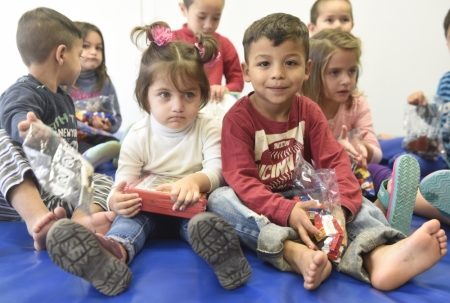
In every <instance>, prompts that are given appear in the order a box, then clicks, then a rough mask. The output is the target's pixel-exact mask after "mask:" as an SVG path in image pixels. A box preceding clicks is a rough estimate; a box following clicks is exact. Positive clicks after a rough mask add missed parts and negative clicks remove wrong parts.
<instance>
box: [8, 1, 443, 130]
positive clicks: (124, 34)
mask: <svg viewBox="0 0 450 303" xmlns="http://www.w3.org/2000/svg"><path fill="white" fill-rule="evenodd" d="M179 1H181V0H165V1H161V0H128V1H121V0H77V1H61V0H40V1H33V0H22V1H20V2H13V4H12V3H11V2H5V1H2V2H1V3H0V11H1V12H2V18H0V28H2V39H1V41H2V47H1V56H0V66H1V72H0V91H1V92H2V91H4V90H5V89H6V88H7V87H8V86H9V85H11V84H12V83H13V82H14V81H15V80H16V79H17V78H18V77H19V76H21V75H23V74H25V73H26V72H27V71H26V68H25V66H24V65H23V63H22V61H21V59H20V56H19V53H18V51H17V49H16V44H15V32H16V29H17V20H18V19H19V17H20V16H21V14H22V13H23V12H25V11H26V10H29V9H32V8H34V7H36V6H48V7H51V8H53V9H56V10H57V11H59V12H61V13H63V14H65V15H66V16H68V17H69V18H71V19H72V20H79V21H88V22H91V23H93V24H95V25H97V26H98V27H99V28H100V29H101V30H102V32H103V35H104V38H105V44H106V48H105V49H106V59H107V67H108V73H109V74H110V76H111V78H112V80H113V82H114V85H115V86H116V89H117V92H118V97H119V101H120V104H121V108H122V114H123V117H124V122H123V126H124V127H125V126H126V125H128V124H130V123H132V122H134V121H136V120H137V119H138V118H139V117H140V116H141V113H140V110H139V108H138V106H137V104H136V101H135V99H134V96H133V90H134V81H135V79H136V75H137V71H138V68H139V59H140V52H139V51H138V50H137V49H136V47H135V46H134V45H133V44H132V43H131V42H130V39H129V33H130V31H131V29H132V28H133V27H134V26H136V25H141V24H144V23H149V22H151V21H153V20H157V19H162V20H165V21H167V22H168V23H169V24H170V25H171V27H172V28H173V29H178V28H180V27H181V25H182V24H183V22H184V17H183V16H182V14H181V12H180V11H179V9H178V2H179ZM312 3H314V0H278V1H274V0H226V5H225V9H224V12H223V17H222V20H221V23H220V26H219V29H218V32H219V33H221V34H223V35H224V36H226V37H228V38H229V39H230V40H231V41H232V42H233V43H234V44H235V46H236V48H237V49H238V52H239V56H240V58H241V59H243V50H242V46H241V41H242V35H243V33H244V30H245V29H246V28H247V26H248V25H250V24H251V23H252V22H253V21H255V20H256V19H259V18H261V17H263V16H265V15H267V14H270V13H274V12H285V13H290V14H294V15H297V16H298V17H300V19H302V20H303V21H304V22H305V23H307V22H308V21H309V10H310V7H311V5H312ZM352 4H353V14H354V18H355V27H354V29H353V33H354V34H355V35H357V36H358V37H360V38H361V40H362V42H363V57H362V65H363V66H362V67H363V70H362V76H361V78H360V80H359V89H360V90H362V91H363V92H364V93H365V94H366V95H367V96H368V100H369V103H370V104H371V107H372V113H373V116H374V120H375V130H376V132H377V133H381V132H388V133H391V134H394V135H401V134H403V133H404V130H403V125H402V119H403V110H404V104H405V103H406V96H407V95H408V94H409V93H410V92H412V91H414V90H417V89H420V90H423V91H424V92H425V93H426V94H429V95H431V94H433V93H435V91H436V88H437V83H438V81H439V78H440V77H441V76H442V75H443V74H444V73H445V72H446V71H448V70H450V54H449V52H448V49H447V47H446V44H445V38H444V31H443V27H442V23H443V19H444V16H445V14H446V13H447V11H448V9H450V2H449V1H448V0H432V1H426V0H377V1H375V0H352ZM249 91H251V85H249V84H246V86H245V88H244V92H245V93H247V92H249Z"/></svg>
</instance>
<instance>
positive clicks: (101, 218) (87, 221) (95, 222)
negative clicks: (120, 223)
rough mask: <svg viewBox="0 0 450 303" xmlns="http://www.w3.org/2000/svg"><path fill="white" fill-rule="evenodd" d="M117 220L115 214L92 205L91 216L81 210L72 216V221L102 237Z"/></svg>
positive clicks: (77, 210)
mask: <svg viewBox="0 0 450 303" xmlns="http://www.w3.org/2000/svg"><path fill="white" fill-rule="evenodd" d="M115 218H116V214H115V213H114V212H112V211H104V210H103V208H101V207H100V205H98V204H92V206H91V215H88V214H87V213H86V212H84V211H83V210H82V209H81V208H77V209H76V210H75V211H74V213H73V215H72V220H74V221H76V222H78V223H80V224H81V225H83V226H84V227H86V228H88V229H91V230H94V231H95V232H96V233H100V234H102V235H104V234H106V233H107V232H108V230H109V229H110V228H111V224H112V222H113V221H114V219H115Z"/></svg>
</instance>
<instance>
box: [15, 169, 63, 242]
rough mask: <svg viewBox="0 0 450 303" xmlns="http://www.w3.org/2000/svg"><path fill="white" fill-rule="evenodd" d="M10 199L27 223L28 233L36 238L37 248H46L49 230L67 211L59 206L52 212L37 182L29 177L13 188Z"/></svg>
mask: <svg viewBox="0 0 450 303" xmlns="http://www.w3.org/2000/svg"><path fill="white" fill-rule="evenodd" d="M8 200H9V201H10V202H11V205H12V207H13V208H14V209H15V210H16V211H17V212H18V213H19V215H20V216H21V217H22V219H23V220H24V221H25V224H26V225H27V229H28V233H29V234H30V236H32V237H33V239H34V248H35V249H36V250H43V249H45V247H46V246H45V241H46V237H47V232H48V230H49V229H50V227H51V226H52V225H53V223H55V222H56V220H58V219H62V218H65V217H66V211H65V210H64V209H63V208H62V207H58V208H56V209H55V211H54V212H50V211H49V210H48V209H47V206H45V204H44V202H43V201H42V198H41V195H40V194H39V191H38V189H37V187H36V184H35V183H34V182H33V181H32V180H31V179H30V178H28V177H25V179H24V181H23V182H22V183H21V184H19V185H17V186H14V187H13V188H11V190H10V191H9V192H8Z"/></svg>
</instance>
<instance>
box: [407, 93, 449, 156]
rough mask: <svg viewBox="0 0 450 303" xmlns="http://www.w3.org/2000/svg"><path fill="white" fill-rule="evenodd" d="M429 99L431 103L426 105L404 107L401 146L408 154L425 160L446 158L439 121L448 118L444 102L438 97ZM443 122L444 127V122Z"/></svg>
mask: <svg viewBox="0 0 450 303" xmlns="http://www.w3.org/2000/svg"><path fill="white" fill-rule="evenodd" d="M430 99H431V100H432V102H431V103H427V105H419V106H413V105H407V106H406V109H405V118H404V128H405V129H406V136H405V138H404V139H403V142H402V144H403V148H404V149H405V150H406V151H408V152H411V153H414V154H416V155H419V156H420V157H422V158H423V159H426V160H436V159H437V157H438V156H439V155H442V156H444V158H446V153H445V149H444V145H443V143H442V133H441V121H443V120H446V119H447V118H448V117H447V110H446V106H444V100H443V99H442V98H441V97H439V96H434V97H433V98H430ZM430 99H428V100H430ZM443 122H444V123H443V125H445V121H443Z"/></svg>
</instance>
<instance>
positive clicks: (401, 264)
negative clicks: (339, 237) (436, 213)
mask: <svg viewBox="0 0 450 303" xmlns="http://www.w3.org/2000/svg"><path fill="white" fill-rule="evenodd" d="M446 253H447V236H446V235H445V231H444V230H442V229H440V223H439V221H437V220H430V221H428V222H425V223H424V224H423V225H422V226H421V227H420V228H419V229H418V230H416V231H415V232H414V233H413V234H412V235H410V236H409V237H408V238H406V239H403V240H401V241H399V242H397V243H395V244H392V245H382V246H379V247H377V248H375V249H374V250H372V251H371V252H370V253H368V254H366V255H365V256H364V257H363V260H364V267H365V268H366V270H367V272H368V273H369V275H370V280H371V282H372V285H373V287H375V288H377V289H379V290H385V291H387V290H393V289H396V288H397V287H400V286H401V285H403V284H405V283H406V282H408V281H409V280H410V279H411V278H413V277H415V276H417V275H418V274H420V273H422V272H424V271H426V270H428V269H429V268H431V267H432V266H433V265H435V264H436V263H437V262H438V261H439V260H440V259H441V258H442V257H443V256H444V255H445V254H446Z"/></svg>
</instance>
